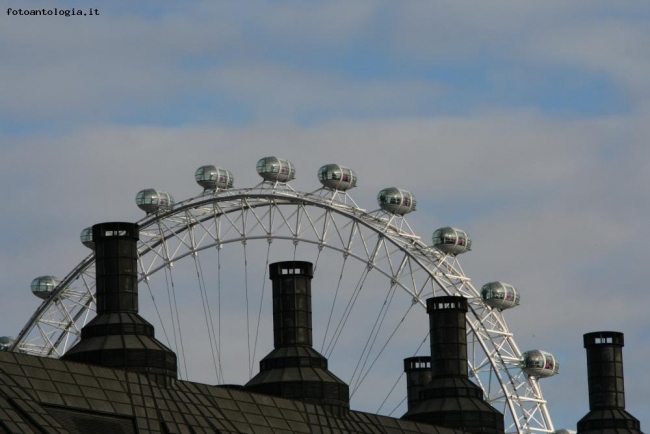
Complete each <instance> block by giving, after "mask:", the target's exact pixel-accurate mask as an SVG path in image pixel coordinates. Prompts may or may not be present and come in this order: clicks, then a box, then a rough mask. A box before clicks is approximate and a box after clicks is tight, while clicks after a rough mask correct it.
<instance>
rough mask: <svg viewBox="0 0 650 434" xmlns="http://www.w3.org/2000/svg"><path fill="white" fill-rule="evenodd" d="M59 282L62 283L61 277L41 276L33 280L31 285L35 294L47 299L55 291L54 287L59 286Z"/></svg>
mask: <svg viewBox="0 0 650 434" xmlns="http://www.w3.org/2000/svg"><path fill="white" fill-rule="evenodd" d="M59 283H61V279H59V278H58V277H54V276H39V277H37V278H36V279H34V280H32V283H31V284H30V285H29V286H30V288H31V289H32V293H33V294H34V295H35V296H37V297H38V298H42V299H43V300H45V299H46V298H48V297H49V296H50V294H51V293H52V292H54V289H55V288H56V287H57V286H59Z"/></svg>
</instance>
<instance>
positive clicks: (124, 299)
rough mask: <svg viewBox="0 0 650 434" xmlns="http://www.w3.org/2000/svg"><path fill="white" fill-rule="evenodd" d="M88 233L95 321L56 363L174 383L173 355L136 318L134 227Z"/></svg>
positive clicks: (111, 226) (103, 227)
mask: <svg viewBox="0 0 650 434" xmlns="http://www.w3.org/2000/svg"><path fill="white" fill-rule="evenodd" d="M92 233H93V241H94V243H95V269H96V276H95V277H96V301H97V316H96V317H95V318H93V320H92V321H90V322H89V323H88V324H87V325H86V326H85V327H84V328H83V329H81V340H80V341H79V342H77V344H76V345H75V346H74V347H72V348H71V349H70V350H68V352H67V353H66V354H65V355H63V357H61V358H62V359H63V360H69V361H73V362H81V363H88V364H91V365H99V366H106V367H110V368H122V369H127V370H129V371H132V372H139V373H143V374H147V375H148V376H149V377H150V379H152V380H154V381H156V382H157V383H159V384H167V383H168V382H169V380H171V379H176V375H177V368H176V355H175V354H174V353H173V352H172V351H171V350H170V349H169V348H167V347H166V346H164V345H163V344H162V343H160V342H159V341H158V340H157V339H156V338H155V337H154V328H153V326H152V325H151V324H149V323H148V322H147V321H146V320H145V319H144V318H142V317H141V316H140V315H138V263H137V260H138V251H137V242H138V239H139V228H138V225H137V224H134V223H122V222H114V223H100V224H96V225H94V226H93V228H92Z"/></svg>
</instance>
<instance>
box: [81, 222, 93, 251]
mask: <svg viewBox="0 0 650 434" xmlns="http://www.w3.org/2000/svg"><path fill="white" fill-rule="evenodd" d="M79 239H80V240H81V244H83V245H84V246H86V247H88V248H89V249H94V248H95V242H94V241H93V228H91V227H87V228H85V229H84V230H83V231H81V234H79Z"/></svg>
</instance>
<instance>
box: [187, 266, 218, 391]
mask: <svg viewBox="0 0 650 434" xmlns="http://www.w3.org/2000/svg"><path fill="white" fill-rule="evenodd" d="M193 256H194V268H195V269H196V277H197V279H198V281H199V293H200V294H201V304H202V305H203V316H204V318H205V327H206V328H207V329H208V340H209V341H210V351H211V353H212V363H213V364H214V371H215V375H216V376H217V382H218V383H219V382H223V380H222V379H221V378H220V376H219V368H218V366H217V359H218V358H221V355H220V354H219V353H218V352H216V353H215V346H216V345H215V342H214V341H215V338H214V323H213V322H212V313H211V312H210V304H209V302H208V291H207V290H206V288H205V279H204V278H203V268H202V267H201V259H200V258H199V257H198V255H193ZM211 325H212V327H210V326H211Z"/></svg>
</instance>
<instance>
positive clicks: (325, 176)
mask: <svg viewBox="0 0 650 434" xmlns="http://www.w3.org/2000/svg"><path fill="white" fill-rule="evenodd" d="M318 180H319V181H320V183H321V184H323V185H324V186H325V187H327V188H329V189H331V190H339V191H346V190H349V189H351V188H354V187H356V186H357V175H356V173H354V170H352V169H350V168H349V167H344V166H339V165H338V164H326V165H325V166H323V167H321V168H320V169H318Z"/></svg>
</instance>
